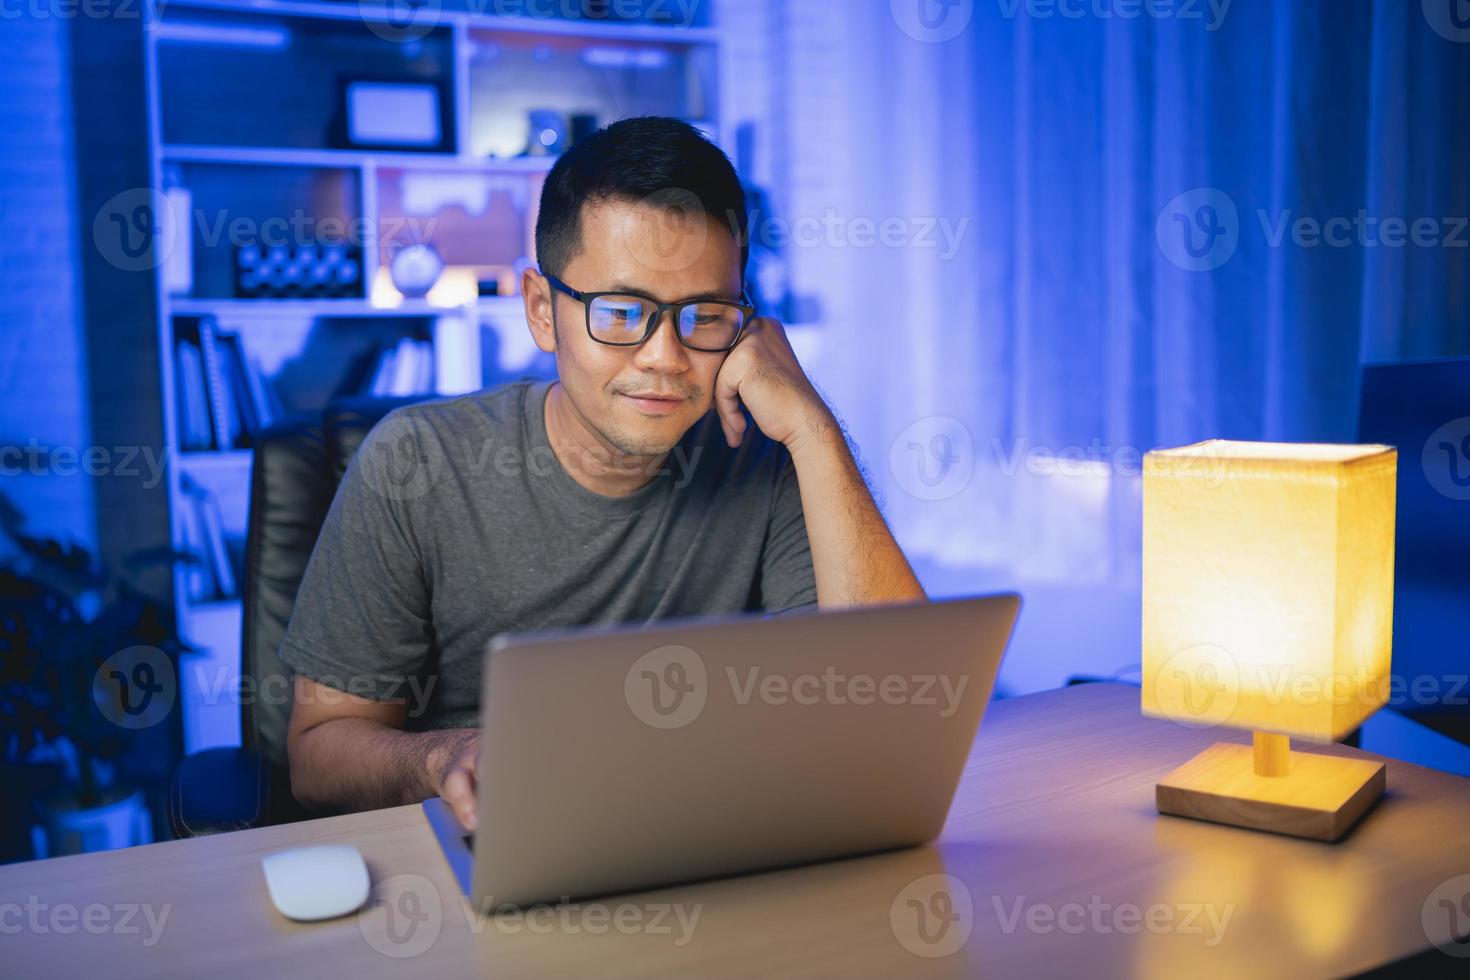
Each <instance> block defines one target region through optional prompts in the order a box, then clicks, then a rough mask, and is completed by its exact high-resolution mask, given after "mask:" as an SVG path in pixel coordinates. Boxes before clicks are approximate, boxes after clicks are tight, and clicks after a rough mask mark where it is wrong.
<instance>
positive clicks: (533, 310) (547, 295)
mask: <svg viewBox="0 0 1470 980" xmlns="http://www.w3.org/2000/svg"><path fill="white" fill-rule="evenodd" d="M521 299H522V301H523V302H524V303H525V304H526V325H527V326H528V327H530V328H531V339H532V340H534V341H536V346H537V347H539V348H541V349H542V350H543V351H545V352H546V353H548V354H551V353H555V351H556V326H555V324H554V323H553V321H552V316H551V304H552V302H553V294H552V291H551V283H549V282H547V281H546V277H545V276H543V275H542V274H541V273H539V272H537V271H536V270H535V269H529V268H528V269H526V270H525V271H524V272H522V273H521Z"/></svg>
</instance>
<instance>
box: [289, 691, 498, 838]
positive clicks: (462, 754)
mask: <svg viewBox="0 0 1470 980" xmlns="http://www.w3.org/2000/svg"><path fill="white" fill-rule="evenodd" d="M406 717H407V706H406V704H405V703H404V702H403V701H370V700H368V699H366V698H359V697H354V696H353V695H350V694H347V693H345V692H343V691H338V690H337V689H335V688H332V687H328V686H327V685H325V684H319V683H317V682H316V681H314V680H311V679H310V678H308V677H303V676H301V675H299V674H298V675H297V676H296V689H295V700H294V702H293V703H292V706H291V723H290V726H289V727H288V728H287V734H286V750H287V753H288V755H289V756H290V760H291V792H292V793H293V794H294V795H295V796H296V798H297V799H298V800H300V801H301V802H302V803H304V804H306V805H307V806H312V807H322V808H338V809H346V810H372V809H378V808H380V807H386V806H401V805H403V804H407V803H418V802H420V801H422V800H426V799H429V798H430V797H433V796H442V797H444V799H445V801H446V802H447V803H449V805H450V806H451V807H453V809H454V812H455V815H456V816H457V817H458V818H459V822H460V823H461V824H462V825H463V826H464V828H465V829H466V830H470V831H473V830H474V829H475V792H476V788H475V786H476V769H475V767H476V762H477V759H478V757H479V747H480V732H479V730H478V729H474V728H452V729H445V730H441V731H433V732H405V731H403V724H404V721H405V719H406Z"/></svg>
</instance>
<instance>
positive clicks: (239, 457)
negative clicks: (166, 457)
mask: <svg viewBox="0 0 1470 980" xmlns="http://www.w3.org/2000/svg"><path fill="white" fill-rule="evenodd" d="M175 458H176V459H178V461H179V465H181V466H183V467H185V468H186V469H190V470H194V471H198V470H215V469H235V468H238V467H245V468H246V469H249V467H250V461H251V460H252V459H254V458H255V454H254V453H253V452H252V451H251V450H249V449H224V450H219V449H195V450H182V451H180V452H179V453H178V455H177V456H176V457H175Z"/></svg>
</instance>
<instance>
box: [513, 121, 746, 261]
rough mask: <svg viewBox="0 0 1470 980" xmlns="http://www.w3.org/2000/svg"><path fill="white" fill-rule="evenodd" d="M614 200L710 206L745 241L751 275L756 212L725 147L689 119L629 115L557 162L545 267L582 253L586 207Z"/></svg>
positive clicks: (550, 182) (540, 235)
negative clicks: (750, 231) (749, 208)
mask: <svg viewBox="0 0 1470 980" xmlns="http://www.w3.org/2000/svg"><path fill="white" fill-rule="evenodd" d="M611 200H631V201H644V200H651V201H652V202H654V203H658V202H660V201H667V202H668V206H669V207H672V208H679V209H688V210H693V209H694V208H695V207H698V208H701V209H703V211H704V212H705V213H706V214H708V215H710V216H711V217H713V218H714V219H715V220H716V221H717V222H719V223H720V225H721V226H723V227H726V228H728V229H729V230H730V234H731V235H733V236H734V238H735V241H736V242H737V243H738V244H739V245H740V275H741V278H742V280H743V279H744V277H745V263H746V261H747V260H748V258H749V254H750V245H749V242H748V240H747V228H748V225H749V217H748V216H747V214H746V211H745V191H744V190H743V189H742V187H741V186H740V177H739V175H738V174H736V172H735V167H734V166H733V165H732V164H731V163H730V158H729V157H727V156H725V153H724V151H723V150H721V149H720V148H719V147H718V146H716V145H715V144H714V143H712V142H710V141H709V139H707V138H706V137H705V135H704V134H703V133H701V132H700V131H699V130H697V129H695V128H694V127H693V126H691V125H689V124H688V123H686V122H683V121H682V120H679V119H671V118H668V117H666V116H641V117H637V118H633V119H624V120H622V121H620V122H615V123H613V124H612V125H610V126H607V127H605V128H603V129H599V130H598V131H597V132H595V133H593V134H592V135H591V136H588V137H586V138H585V139H582V140H579V141H578V142H577V143H576V144H575V145H574V146H573V147H572V148H571V149H570V150H568V151H567V152H566V153H565V154H563V155H562V157H561V159H559V160H557V161H556V165H555V166H553V167H552V168H551V173H550V174H548V175H547V177H546V184H545V185H544V186H543V187H542V189H541V213H540V215H539V216H538V217H537V219H536V258H537V261H538V262H539V263H540V265H541V269H542V271H543V272H548V273H550V274H551V275H554V276H561V275H562V274H563V273H564V272H565V271H566V267H567V264H568V263H570V262H571V260H572V256H574V255H576V254H577V249H578V248H580V247H581V244H582V206H583V205H584V204H589V203H591V204H598V203H601V202H604V201H611ZM696 202H697V204H696Z"/></svg>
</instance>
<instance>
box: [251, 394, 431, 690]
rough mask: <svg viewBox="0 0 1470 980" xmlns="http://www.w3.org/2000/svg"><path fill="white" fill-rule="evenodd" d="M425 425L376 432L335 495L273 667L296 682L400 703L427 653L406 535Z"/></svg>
mask: <svg viewBox="0 0 1470 980" xmlns="http://www.w3.org/2000/svg"><path fill="white" fill-rule="evenodd" d="M435 438H436V437H435V435H434V434H433V433H432V431H431V430H430V429H429V427H428V426H427V425H425V424H422V423H418V424H415V422H414V420H412V419H411V418H410V417H408V416H405V415H403V414H401V413H400V412H395V413H393V414H391V415H389V416H388V417H387V418H386V419H384V420H383V421H382V422H380V423H379V424H378V426H377V427H375V428H374V429H373V431H372V432H371V433H369V434H368V436H367V438H366V439H365V440H364V441H363V444H362V447H361V448H360V449H359V450H358V452H357V454H356V455H355V456H354V458H353V460H352V463H351V465H350V466H348V468H347V473H346V474H345V475H344V476H343V478H342V483H341V485H340V486H339V487H338V489H337V494H336V497H335V498H334V499H333V501H332V506H331V509H330V510H329V511H328V513H327V518H326V521H325V523H324V524H323V526H322V530H321V534H320V536H319V537H318V538H317V542H316V547H315V548H314V549H313V551H312V555H311V560H310V562H309V563H308V564H307V568H306V573H305V575H304V576H303V578H302V581H301V588H300V589H299V591H298V592H297V595H296V603H295V606H294V608H293V610H292V613H291V621H290V624H289V625H288V626H287V629H286V636H285V639H284V640H283V641H282V644H281V652H280V655H281V659H282V660H283V661H284V662H285V663H287V664H288V665H290V666H291V667H292V668H293V669H294V670H296V671H297V672H298V673H301V674H304V675H305V676H307V677H310V678H311V679H313V680H315V681H317V682H319V683H322V684H325V685H327V686H329V687H334V688H337V689H338V690H343V691H346V692H347V693H349V694H353V695H356V696H358V697H363V698H368V699H371V700H379V701H384V700H395V699H398V698H402V697H405V696H406V689H405V684H406V682H407V680H408V678H409V677H411V676H413V675H415V674H419V673H421V672H422V671H423V670H424V669H425V668H426V667H427V665H428V664H429V661H430V657H431V652H432V629H431V625H430V609H429V590H428V587H427V584H426V582H425V578H424V571H423V563H422V561H421V560H420V550H419V547H418V543H417V540H416V537H415V535H414V534H413V531H412V517H413V510H414V502H415V499H416V498H417V497H418V496H421V495H420V494H417V493H416V490H417V489H418V488H419V487H421V486H423V485H424V484H423V481H422V480H421V479H419V480H414V479H410V480H407V481H405V480H404V479H403V478H402V474H403V473H405V472H409V471H408V470H407V469H405V462H404V461H405V459H407V460H408V461H409V464H410V465H411V464H413V463H416V462H418V461H419V460H420V459H421V458H422V457H423V456H424V455H425V454H424V452H423V447H422V441H423V440H425V439H428V440H432V439H435Z"/></svg>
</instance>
